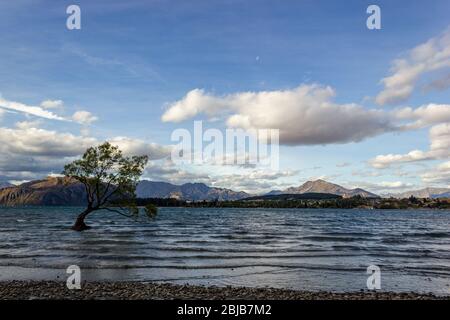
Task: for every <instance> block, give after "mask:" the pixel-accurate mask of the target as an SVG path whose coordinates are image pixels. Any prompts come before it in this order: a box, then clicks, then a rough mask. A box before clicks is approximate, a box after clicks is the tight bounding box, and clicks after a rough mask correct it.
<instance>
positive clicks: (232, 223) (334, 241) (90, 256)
mask: <svg viewBox="0 0 450 320" xmlns="http://www.w3.org/2000/svg"><path fill="white" fill-rule="evenodd" d="M80 210H81V209H80V208H56V207H53V208H52V207H50V208H49V207H46V208H42V207H41V208H30V207H28V208H0V221H1V224H0V239H1V242H0V280H8V279H56V278H60V279H61V278H64V277H66V275H65V273H64V270H65V268H66V267H67V266H69V265H72V264H77V265H79V266H80V267H81V268H82V272H83V273H82V274H83V278H84V279H85V280H108V279H114V280H140V281H142V280H143V281H151V280H159V281H172V282H181V283H186V282H187V283H191V284H214V285H242V286H273V287H288V288H296V289H309V290H333V291H349V290H352V291H353V290H360V289H365V288H366V279H367V276H368V275H367V274H366V268H367V266H369V265H371V264H375V265H378V266H379V267H380V268H381V271H382V289H383V290H393V291H411V290H413V291H427V292H428V291H431V292H434V293H437V294H449V293H450V212H448V211H426V210H420V211H390V210H385V211H384V210H383V211H381V210H380V211H378V210H336V209H326V210H325V209H324V210H305V209H214V208H197V209H192V208H161V209H160V211H159V215H158V217H157V218H156V219H155V220H153V221H150V222H148V221H146V222H135V221H132V220H127V219H126V218H124V217H122V216H116V215H114V214H112V213H110V212H97V213H93V214H92V216H91V217H89V219H88V220H89V221H88V222H89V223H90V225H91V226H93V227H94V228H93V229H92V230H88V231H85V232H82V233H78V232H74V231H71V230H69V227H70V226H71V224H72V223H73V220H74V218H75V216H76V215H77V213H78V212H80Z"/></svg>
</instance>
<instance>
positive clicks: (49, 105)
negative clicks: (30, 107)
mask: <svg viewBox="0 0 450 320" xmlns="http://www.w3.org/2000/svg"><path fill="white" fill-rule="evenodd" d="M63 105H64V103H63V101H62V100H44V101H42V102H41V104H40V106H41V107H42V108H44V109H56V108H61V107H62V106H63Z"/></svg>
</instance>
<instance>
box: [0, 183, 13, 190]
mask: <svg viewBox="0 0 450 320" xmlns="http://www.w3.org/2000/svg"><path fill="white" fill-rule="evenodd" d="M9 187H14V185H13V184H12V183H9V182H7V181H0V189H4V188H9Z"/></svg>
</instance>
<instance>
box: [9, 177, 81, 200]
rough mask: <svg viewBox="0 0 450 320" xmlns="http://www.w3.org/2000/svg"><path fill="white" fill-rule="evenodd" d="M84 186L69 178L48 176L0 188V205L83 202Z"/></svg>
mask: <svg viewBox="0 0 450 320" xmlns="http://www.w3.org/2000/svg"><path fill="white" fill-rule="evenodd" d="M85 201H86V200H85V190H84V186H83V185H82V184H81V183H79V182H77V181H75V180H73V179H69V178H62V177H49V178H47V179H44V180H35V181H31V182H27V183H23V184H21V185H19V186H14V187H9V188H4V189H1V190H0V205H6V206H19V205H42V206H48V205H67V206H77V205H84V204H85Z"/></svg>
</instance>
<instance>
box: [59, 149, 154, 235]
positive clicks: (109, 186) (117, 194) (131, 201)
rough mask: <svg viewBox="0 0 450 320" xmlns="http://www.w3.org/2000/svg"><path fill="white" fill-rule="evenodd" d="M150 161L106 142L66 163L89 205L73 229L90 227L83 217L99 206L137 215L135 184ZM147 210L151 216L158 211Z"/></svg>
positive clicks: (69, 174)
mask: <svg viewBox="0 0 450 320" xmlns="http://www.w3.org/2000/svg"><path fill="white" fill-rule="evenodd" d="M147 162H148V157H147V156H133V157H125V156H123V155H122V151H121V150H119V148H118V147H116V146H113V145H111V144H110V143H109V142H105V143H103V144H101V145H99V146H96V147H91V148H89V149H87V150H86V152H85V153H84V154H83V156H82V158H81V159H79V160H75V161H73V162H72V163H69V164H67V165H66V166H64V171H63V174H64V175H66V176H68V177H71V178H73V179H76V180H78V181H79V182H81V183H82V184H83V185H84V187H85V191H86V200H87V207H86V209H85V210H84V211H83V212H82V213H80V215H79V216H78V217H77V220H76V221H75V224H74V225H73V226H72V229H73V230H76V231H83V230H86V229H90V227H89V226H87V225H86V224H85V222H84V220H85V219H86V217H87V216H88V215H89V214H90V213H92V212H94V211H97V210H107V211H111V212H116V213H119V214H121V215H124V216H127V217H137V216H138V215H139V209H138V207H137V206H136V201H135V200H136V194H135V192H136V186H137V183H138V181H139V177H140V176H141V175H142V172H143V170H144V167H145V165H146V164H147ZM145 212H146V214H147V215H148V216H150V217H152V216H154V215H155V214H156V211H155V210H147V209H146V210H145Z"/></svg>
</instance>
